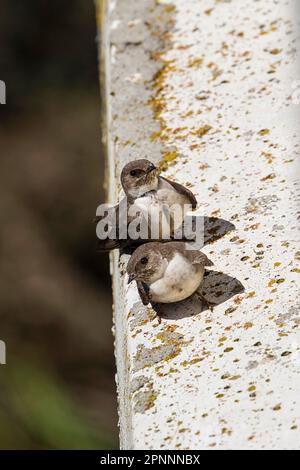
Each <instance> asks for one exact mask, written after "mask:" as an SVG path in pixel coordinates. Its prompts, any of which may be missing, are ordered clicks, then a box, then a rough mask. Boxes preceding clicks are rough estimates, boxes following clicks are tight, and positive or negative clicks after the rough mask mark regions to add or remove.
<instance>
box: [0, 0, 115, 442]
mask: <svg viewBox="0 0 300 470" xmlns="http://www.w3.org/2000/svg"><path fill="white" fill-rule="evenodd" d="M95 37H96V27H95V12H94V5H93V2H92V1H90V2H89V1H88V2H87V1H85V0H74V1H73V2H72V3H70V2H69V1H66V0H60V1H57V0H53V1H51V2H49V1H44V0H39V1H37V0H28V1H27V2H24V1H19V0H16V1H15V2H10V1H9V0H2V2H1V15H0V44H1V54H0V79H1V80H4V81H5V82H6V85H7V104H6V105H5V106H0V122H1V127H0V142H1V158H0V223H1V232H0V255H1V263H0V278H1V283H0V299H1V300H0V339H2V340H4V341H5V342H6V346H7V365H5V366H0V448H15V449H19V448H23V449H24V448H26V449H40V448H51V449H52V448H53V449H63V448H114V447H116V446H117V425H116V422H117V416H116V398H115V383H114V373H115V366H114V358H113V348H112V343H113V340H112V335H111V294H110V278H109V272H108V259H107V256H105V255H99V254H97V253H96V241H95V240H96V237H95V227H94V225H93V224H92V219H93V216H94V214H95V210H96V206H97V205H98V204H99V203H100V202H101V200H103V197H104V195H103V190H102V186H103V158H102V156H101V146H100V129H99V121H100V119H99V117H100V98H99V91H98V75H97V48H96V41H95Z"/></svg>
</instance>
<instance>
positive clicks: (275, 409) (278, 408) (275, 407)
mask: <svg viewBox="0 0 300 470" xmlns="http://www.w3.org/2000/svg"><path fill="white" fill-rule="evenodd" d="M272 410H273V411H279V410H281V403H278V405H275V406H273V408H272Z"/></svg>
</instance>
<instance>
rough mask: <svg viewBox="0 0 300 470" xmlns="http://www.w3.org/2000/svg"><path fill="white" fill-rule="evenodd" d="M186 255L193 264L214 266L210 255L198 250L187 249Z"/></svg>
mask: <svg viewBox="0 0 300 470" xmlns="http://www.w3.org/2000/svg"><path fill="white" fill-rule="evenodd" d="M185 254H186V257H187V258H188V259H189V260H190V261H191V263H192V264H201V265H202V266H213V265H214V263H213V262H212V261H211V260H210V259H208V257H207V256H206V255H205V254H204V253H202V251H198V250H186V252H185Z"/></svg>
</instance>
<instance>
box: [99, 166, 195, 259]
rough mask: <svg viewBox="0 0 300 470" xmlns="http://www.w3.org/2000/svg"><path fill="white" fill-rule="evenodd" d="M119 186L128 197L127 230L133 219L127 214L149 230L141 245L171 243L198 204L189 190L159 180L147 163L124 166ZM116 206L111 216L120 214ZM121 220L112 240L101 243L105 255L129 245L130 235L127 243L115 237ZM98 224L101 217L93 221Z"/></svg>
mask: <svg viewBox="0 0 300 470" xmlns="http://www.w3.org/2000/svg"><path fill="white" fill-rule="evenodd" d="M121 183H122V187H123V190H124V192H125V195H126V197H127V202H126V204H125V207H126V210H127V214H128V215H129V217H128V220H127V221H126V224H127V226H128V225H129V224H130V223H131V222H132V221H133V220H134V219H135V217H136V216H135V215H133V216H132V215H130V214H136V213H137V214H139V216H140V217H143V218H144V220H145V221H146V223H147V226H148V227H149V231H148V236H147V237H146V238H145V239H142V237H141V239H140V240H139V241H140V242H144V241H151V240H167V239H169V240H170V239H172V238H173V236H174V233H175V231H176V230H178V229H179V228H180V227H181V226H182V223H183V221H184V218H185V216H186V214H187V212H189V211H190V210H192V209H195V208H196V206H197V200H196V198H195V196H194V194H193V193H192V192H191V191H190V190H189V189H187V188H185V187H184V186H182V185H181V184H179V183H176V182H174V181H170V180H168V179H166V178H164V177H162V176H160V175H159V174H158V170H157V168H156V166H155V165H154V164H153V163H151V162H150V161H149V160H146V159H140V160H134V161H132V162H130V163H128V164H127V165H125V166H124V168H123V170H122V173H121ZM119 206H120V205H119V204H118V205H117V206H115V207H113V208H112V209H111V214H112V213H113V214H114V215H115V214H119V212H120V210H119ZM123 207H124V205H123ZM114 211H115V212H114ZM123 219H125V218H123ZM123 219H122V217H121V218H120V219H119V218H118V217H117V230H116V237H115V239H114V240H101V241H100V250H101V247H102V249H103V251H106V250H110V249H114V248H119V247H123V246H126V245H128V244H131V242H132V239H131V237H130V235H129V236H128V237H127V240H122V241H121V240H120V239H119V236H118V234H119V232H120V227H119V220H121V223H123V222H122V220H123ZM100 220H102V217H101V216H100V217H96V219H95V221H96V222H99V221H100ZM136 241H137V240H135V242H136Z"/></svg>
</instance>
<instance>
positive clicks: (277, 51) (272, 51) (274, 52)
mask: <svg viewBox="0 0 300 470" xmlns="http://www.w3.org/2000/svg"><path fill="white" fill-rule="evenodd" d="M269 52H270V54H272V55H278V54H280V53H281V52H282V49H278V48H277V47H275V48H274V49H271V50H270V51H269Z"/></svg>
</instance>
